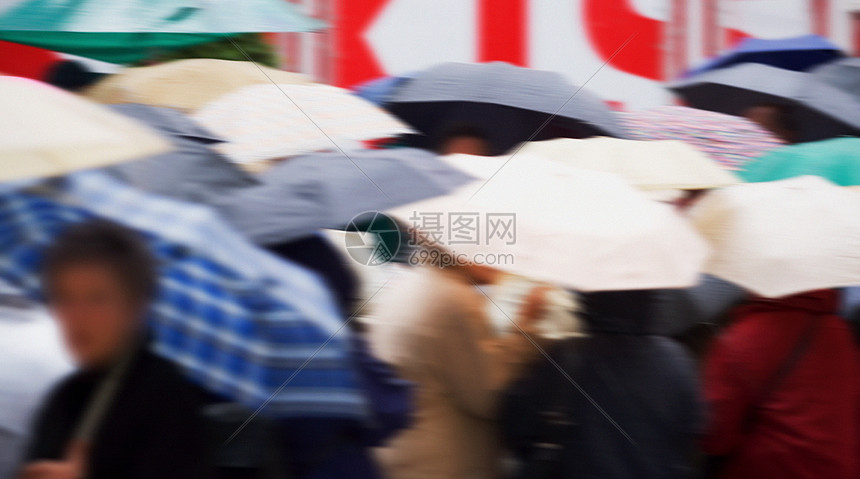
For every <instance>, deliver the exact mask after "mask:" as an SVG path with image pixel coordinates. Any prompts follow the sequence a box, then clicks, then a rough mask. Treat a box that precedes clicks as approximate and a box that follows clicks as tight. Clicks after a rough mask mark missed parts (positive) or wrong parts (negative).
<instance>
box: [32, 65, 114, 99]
mask: <svg viewBox="0 0 860 479" xmlns="http://www.w3.org/2000/svg"><path fill="white" fill-rule="evenodd" d="M104 76H105V74H104V73H98V72H94V71H91V70H90V69H88V68H87V67H86V65H84V64H82V63H81V62H78V61H75V60H64V61H59V62H56V63H54V64H53V65H51V66H50V67H49V68H48V70H47V72H46V73H45V77H44V80H45V83H49V84H51V85H54V86H56V87H59V88H62V89H64V90H68V91H72V92H78V91H81V90H83V89H85V88H87V87H88V86H90V85H92V84H94V83H96V82H97V81H99V80H101V79H102V78H103V77H104Z"/></svg>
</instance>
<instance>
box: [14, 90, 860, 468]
mask: <svg viewBox="0 0 860 479" xmlns="http://www.w3.org/2000/svg"><path fill="white" fill-rule="evenodd" d="M73 86H74V88H78V85H77V83H75V84H74V85H73ZM743 116H744V117H746V118H747V119H749V120H751V121H752V122H754V123H756V124H758V125H760V126H761V127H762V128H764V129H765V130H767V131H769V132H770V133H772V134H773V135H774V136H775V137H777V138H779V139H780V140H781V141H782V142H785V143H789V144H790V143H794V142H796V141H797V133H798V131H797V130H798V126H797V124H796V121H795V119H794V118H793V117H792V115H791V112H790V111H789V110H788V109H787V108H786V107H785V106H783V105H780V104H769V103H768V104H765V103H762V104H756V105H754V106H752V107H750V108H748V109H746V110H745V111H744V112H743ZM439 131H440V134H439V136H438V138H433V139H432V140H433V145H430V146H429V147H427V145H423V146H425V147H427V149H432V150H433V151H434V152H435V153H437V154H439V155H451V154H466V155H475V156H491V155H492V154H493V152H494V151H495V150H496V149H495V148H494V147H493V145H492V144H491V143H492V140H491V138H490V136H489V135H487V132H486V131H485V130H484V129H482V128H481V127H479V126H477V125H475V124H472V123H462V122H453V123H450V124H449V125H447V126H446V127H445V128H441V129H440V130H439ZM567 135H568V136H572V137H576V135H574V134H573V133H571V132H568V134H567ZM583 136H589V135H583ZM425 140H426V139H425ZM388 146H391V147H397V145H388ZM707 194H708V193H707V192H703V191H699V190H695V191H689V192H686V194H685V195H683V196H681V197H680V198H679V199H678V200H677V203H676V205H675V206H677V209H678V210H679V214H681V215H684V214H686V213H687V210H688V209H689V208H690V207H691V206H692V205H693V204H694V203H695V202H696V201H697V200H699V199H700V197H701V196H703V195H707ZM266 247H267V249H268V250H269V252H270V253H272V254H273V255H274V256H277V257H279V258H282V259H284V260H288V261H290V262H292V263H295V264H298V265H301V267H303V268H306V269H308V270H310V271H312V272H314V273H315V274H316V276H318V277H319V278H320V279H321V280H322V282H323V283H324V284H325V285H326V287H327V288H328V290H329V292H330V293H331V296H332V297H333V298H334V300H333V301H334V302H335V303H336V309H337V311H338V313H339V315H340V318H341V319H342V321H343V326H342V329H343V330H344V331H345V332H346V333H345V334H346V335H347V336H348V337H349V343H350V346H351V349H350V352H351V357H350V358H351V361H352V365H353V366H354V369H355V372H356V375H357V376H359V377H361V379H363V381H361V383H362V386H363V388H364V392H365V393H366V396H367V398H368V401H369V403H370V404H369V408H370V409H371V410H372V412H373V414H371V415H370V416H371V419H370V420H367V421H359V420H356V419H354V418H341V417H289V418H284V417H272V416H269V415H267V414H266V413H265V410H262V411H253V410H248V409H245V408H243V407H242V406H240V405H238V404H236V403H234V402H233V401H232V400H231V399H230V398H225V397H222V396H220V395H218V394H216V393H214V392H212V391H211V390H209V389H206V388H204V387H202V386H201V385H200V384H198V383H197V382H193V381H192V380H190V379H189V378H188V377H187V375H186V374H183V371H182V370H181V368H180V366H179V365H177V364H174V363H173V362H171V361H169V360H167V359H165V358H163V357H161V356H160V355H159V354H157V353H156V352H154V351H153V348H152V347H151V346H152V334H153V333H152V331H150V328H149V326H148V324H147V321H146V318H147V311H148V309H149V308H150V306H151V303H152V301H153V298H154V297H155V296H156V295H157V291H158V288H159V269H158V264H157V260H156V259H155V256H154V255H153V252H152V251H150V250H149V249H148V248H147V245H146V242H145V241H144V239H143V238H142V237H141V236H140V235H138V234H137V233H136V232H134V231H132V230H130V229H127V228H125V227H123V226H119V225H117V224H114V223H110V222H107V221H102V220H98V221H95V220H93V221H87V222H83V223H79V224H76V225H74V226H72V227H70V228H67V229H66V230H65V231H64V232H63V233H62V234H61V235H59V236H58V237H57V238H55V239H54V240H53V241H52V243H51V244H50V246H49V247H48V248H47V249H46V250H45V251H44V252H43V261H42V262H41V270H40V274H41V276H40V278H41V289H42V293H43V299H44V300H45V304H46V305H47V307H48V308H49V311H50V312H51V315H52V316H53V318H55V320H56V323H57V326H58V328H59V330H60V332H61V333H62V338H63V341H64V343H65V346H66V348H67V350H68V351H69V354H70V355H71V358H72V360H73V362H74V365H75V370H74V371H73V372H72V373H71V374H70V375H68V376H67V377H65V378H63V379H62V380H61V381H60V382H59V383H58V384H56V385H54V386H53V387H52V388H51V390H50V392H49V394H48V395H47V397H46V398H45V399H44V400H43V401H42V403H41V405H40V407H39V408H38V412H37V413H36V414H35V417H34V419H33V425H32V429H31V432H30V434H29V435H28V437H27V438H26V445H25V446H23V448H22V449H23V451H22V453H21V457H19V458H16V460H15V467H14V469H13V470H10V471H9V474H10V476H9V477H10V478H12V477H14V478H17V479H60V478H64V479H81V478H89V479H116V478H159V479H162V478H163V479H170V478H176V479H180V478H181V479H187V478H198V477H199V478H203V477H213V478H275V477H278V478H301V479H329V478H332V479H333V478H356V479H383V478H388V479H495V478H502V477H511V478H524V479H528V478H534V479H544V478H545V479H551V478H595V479H597V478H599V479H628V478H629V479H633V478H637V479H638V478H648V479H664V478H665V479H670V478H678V479H681V478H696V477H702V478H721V479H736V478H758V479H770V478H773V479H813V478H828V479H848V478H857V477H860V356H858V353H860V351H858V343H857V338H856V337H855V331H854V329H853V323H852V321H851V318H849V317H846V316H847V315H846V314H845V308H844V304H845V303H846V299H845V298H847V296H849V295H856V294H857V290H856V289H853V288H846V289H835V288H834V289H821V290H815V291H806V292H800V293H797V294H791V295H788V296H783V297H778V298H764V297H760V296H757V295H755V294H753V293H751V292H749V291H745V290H744V289H742V288H741V287H739V286H737V285H734V284H732V283H729V282H728V281H725V280H723V279H720V278H717V277H714V276H710V275H705V274H703V275H702V276H701V278H700V281H699V284H698V285H696V286H694V287H692V288H690V289H639V290H610V291H589V292H583V291H572V290H568V289H565V288H562V287H560V286H558V285H554V284H547V283H544V282H540V281H537V280H533V279H530V278H524V277H518V276H516V275H513V274H511V273H510V272H508V271H504V270H503V269H499V268H496V267H493V266H489V265H481V264H476V263H472V262H454V263H444V262H441V261H437V262H432V261H430V262H426V263H425V264H421V265H409V264H406V263H398V262H397V261H394V262H392V263H387V264H385V265H383V266H381V267H380V268H387V271H390V272H392V279H391V280H390V281H388V282H387V284H386V285H384V287H382V288H380V289H379V290H378V291H374V292H373V294H371V295H368V294H366V291H365V288H364V287H363V286H364V285H363V283H362V282H363V281H366V280H367V276H366V273H365V272H364V268H358V269H356V267H355V265H352V266H351V263H350V260H349V258H348V257H347V256H346V255H345V254H344V251H342V250H341V249H340V248H339V247H338V245H336V244H334V243H333V242H332V241H330V239H328V238H327V237H325V236H323V235H321V234H317V235H312V236H306V237H302V238H300V239H293V240H290V241H285V242H281V243H279V244H270V245H266ZM395 260H396V258H395ZM377 293H378V294H377ZM702 298H704V299H702ZM700 300H701V301H702V302H703V304H698V303H697V304H693V303H694V302H696V301H700ZM300 374H301V370H299V371H298V372H297V375H300ZM0 432H2V431H0ZM0 440H3V437H2V436H0ZM10 444H11V441H10ZM10 450H11V449H10ZM0 457H2V454H0ZM2 472H3V471H0V476H2Z"/></svg>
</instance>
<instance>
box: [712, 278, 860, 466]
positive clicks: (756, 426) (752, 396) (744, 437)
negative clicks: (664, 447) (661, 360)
mask: <svg viewBox="0 0 860 479" xmlns="http://www.w3.org/2000/svg"><path fill="white" fill-rule="evenodd" d="M838 302H839V294H838V292H837V291H834V290H820V291H813V292H807V293H802V294H797V295H793V296H787V297H783V298H779V299H754V300H752V301H750V302H748V303H747V304H745V305H743V306H740V307H739V308H738V309H737V310H736V311H735V321H734V322H733V323H732V325H731V326H729V327H728V328H727V330H726V331H725V332H724V334H723V335H722V336H721V337H720V338H719V339H718V340H717V342H716V344H715V345H714V348H713V349H712V351H711V352H710V354H709V356H708V358H707V359H706V365H705V376H704V388H705V398H706V400H707V402H708V406H709V408H710V409H709V410H710V414H709V416H710V417H709V420H708V423H709V425H708V428H707V431H706V434H705V437H704V441H703V448H704V450H705V452H706V453H707V454H710V455H712V456H718V457H720V460H718V461H714V462H713V463H712V465H713V464H716V465H715V466H714V467H713V471H712V472H714V476H715V477H719V478H722V479H733V478H755V479H769V478H773V479H806V478H810V479H812V478H828V479H842V478H856V477H858V476H860V467H858V466H860V462H858V457H857V453H858V448H860V356H858V350H857V346H856V344H855V342H854V339H853V337H852V335H851V331H850V329H849V328H848V326H847V325H846V324H845V321H844V320H842V319H841V318H839V317H838V316H836V315H835V314H834V312H835V311H836V310H837V308H838Z"/></svg>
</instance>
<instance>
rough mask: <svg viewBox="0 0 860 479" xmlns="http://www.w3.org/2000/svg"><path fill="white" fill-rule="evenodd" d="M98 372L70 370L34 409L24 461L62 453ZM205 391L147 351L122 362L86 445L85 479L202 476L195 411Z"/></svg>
mask: <svg viewBox="0 0 860 479" xmlns="http://www.w3.org/2000/svg"><path fill="white" fill-rule="evenodd" d="M104 377H105V374H104V373H101V372H82V371H79V372H76V373H74V374H72V375H71V376H70V377H68V378H67V379H65V380H63V381H62V382H61V383H60V384H59V385H58V386H57V387H56V388H54V390H53V391H52V392H51V394H50V395H49V397H48V399H47V401H46V402H45V404H44V406H43V408H42V410H41V411H40V413H39V415H38V416H37V419H36V423H35V429H34V431H33V435H32V442H31V444H30V446H29V448H28V451H27V453H26V462H32V461H37V460H42V459H45V460H62V459H64V455H65V452H66V448H67V447H68V444H69V442H70V439H71V437H72V435H73V434H74V430H75V428H76V426H77V424H78V422H79V420H80V418H81V416H82V415H83V413H84V411H85V409H86V407H87V404H88V402H89V400H90V399H91V397H92V396H93V394H94V392H95V391H96V390H97V389H98V385H99V383H100V381H101V380H102V379H103V378H104ZM207 400H208V398H207V397H206V394H205V393H204V392H203V391H202V390H200V389H198V388H197V387H196V386H194V385H192V384H190V383H188V382H187V381H186V380H185V378H184V377H183V376H181V375H180V373H179V371H177V369H176V368H175V367H174V365H173V364H171V363H169V362H167V361H166V360H164V359H161V358H160V357H157V356H155V355H154V354H152V353H151V352H149V351H141V352H140V353H138V354H137V355H136V356H135V358H134V360H133V362H132V363H131V364H130V365H129V368H128V370H127V372H126V373H125V375H124V377H123V379H122V382H121V385H120V387H119V388H118V389H117V392H116V396H114V400H113V402H112V403H111V405H110V406H109V409H108V410H107V412H106V414H105V416H104V419H103V420H102V422H101V423H100V426H99V427H98V428H97V430H96V432H95V436H94V438H93V440H92V443H91V444H90V445H89V448H90V449H89V454H88V464H87V471H88V472H87V477H88V478H89V479H124V478H141V479H171V478H176V479H193V478H199V477H208V471H207V468H206V466H205V464H206V462H207V461H206V445H205V435H204V432H203V423H202V422H201V420H200V411H201V409H202V407H203V406H204V404H205V402H206V401H207Z"/></svg>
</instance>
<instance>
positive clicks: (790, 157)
mask: <svg viewBox="0 0 860 479" xmlns="http://www.w3.org/2000/svg"><path fill="white" fill-rule="evenodd" d="M738 174H739V175H740V176H741V178H743V179H744V180H745V181H749V182H754V181H774V180H783V179H786V178H793V177H795V176H803V175H814V176H820V177H822V178H827V179H828V180H830V181H832V182H834V183H836V184H838V185H841V186H855V185H860V138H848V137H846V138H833V139H830V140H823V141H815V142H810V143H801V144H798V145H789V146H784V147H782V148H779V149H776V150H773V151H771V152H770V153H767V154H765V155H764V156H762V157H761V158H758V159H756V160H753V161H751V162H749V163H748V164H747V166H746V169H745V170H744V171H741V172H739V173H738Z"/></svg>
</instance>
